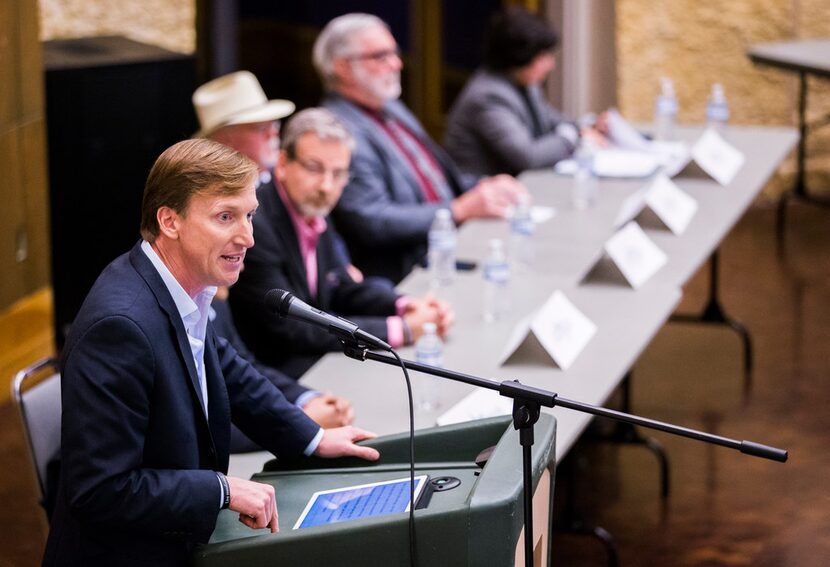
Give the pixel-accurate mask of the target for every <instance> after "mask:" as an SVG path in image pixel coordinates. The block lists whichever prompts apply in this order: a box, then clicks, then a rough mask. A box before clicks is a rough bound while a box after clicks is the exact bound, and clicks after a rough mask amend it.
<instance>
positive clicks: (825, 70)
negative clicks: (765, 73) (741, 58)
mask: <svg viewBox="0 0 830 567" xmlns="http://www.w3.org/2000/svg"><path fill="white" fill-rule="evenodd" d="M747 55H748V56H749V58H750V59H751V60H752V61H753V62H755V63H763V64H765V65H772V66H774V67H779V68H782V69H787V70H790V71H797V72H804V73H811V74H813V75H819V76H830V39H810V40H799V41H779V42H773V43H759V44H756V45H753V46H752V47H750V48H749V50H748V51H747Z"/></svg>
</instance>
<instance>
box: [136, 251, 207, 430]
mask: <svg viewBox="0 0 830 567" xmlns="http://www.w3.org/2000/svg"><path fill="white" fill-rule="evenodd" d="M130 262H131V263H132V265H133V267H134V268H135V270H136V272H138V275H140V276H141V277H142V278H143V279H144V281H145V282H146V283H147V287H149V288H150V291H152V292H153V295H155V297H156V301H157V302H158V305H159V307H160V308H161V310H162V311H163V312H164V313H165V314H166V315H167V318H168V320H169V321H170V324H171V325H172V326H173V328H174V329H175V331H176V340H177V343H178V347H179V355H180V357H181V359H182V364H184V366H185V367H186V368H187V373H188V376H189V377H190V380H189V382H190V391H191V394H192V395H193V397H194V400H195V403H197V404H199V407H200V408H201V409H202V415H203V416H204V417H205V425H207V416H206V415H205V411H204V404H203V403H202V395H201V392H202V389H201V388H200V387H199V376H198V375H197V374H196V363H195V362H194V361H193V351H192V350H191V349H190V342H189V341H188V339H187V332H186V331H185V330H184V322H183V321H182V318H181V316H180V315H179V311H178V309H176V303H175V302H174V301H173V297H172V296H171V295H170V292H169V291H167V286H165V285H164V281H163V280H162V279H161V275H159V273H158V271H157V270H156V268H155V266H153V264H152V262H150V259H149V258H147V256H146V255H145V254H144V251H143V250H141V242H139V243H138V244H136V245H135V246H134V247H133V249H132V250H131V251H130ZM205 350H207V349H205ZM205 379H207V372H205Z"/></svg>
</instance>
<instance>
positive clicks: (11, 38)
mask: <svg viewBox="0 0 830 567" xmlns="http://www.w3.org/2000/svg"><path fill="white" fill-rule="evenodd" d="M16 6H17V3H16V2H11V1H8V0H3V1H1V2H0V131H4V130H8V129H9V128H10V127H11V125H12V124H13V123H14V119H15V117H16V115H17V65H18V62H17V34H16V32H15V27H16V23H17V22H16V20H17V8H16Z"/></svg>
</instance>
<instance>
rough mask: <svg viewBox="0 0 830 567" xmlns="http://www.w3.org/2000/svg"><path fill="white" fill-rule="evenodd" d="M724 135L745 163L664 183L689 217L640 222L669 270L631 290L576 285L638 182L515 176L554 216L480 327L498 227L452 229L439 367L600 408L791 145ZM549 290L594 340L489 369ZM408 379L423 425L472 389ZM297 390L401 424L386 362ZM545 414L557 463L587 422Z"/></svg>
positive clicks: (309, 379)
mask: <svg viewBox="0 0 830 567" xmlns="http://www.w3.org/2000/svg"><path fill="white" fill-rule="evenodd" d="M700 132H701V129H700V128H683V129H680V135H681V136H682V137H683V138H684V139H686V140H687V141H693V140H694V139H695V138H696V136H697V135H699V134H700ZM725 136H726V138H727V139H728V140H729V141H730V142H731V143H732V144H734V145H735V146H736V147H737V148H738V149H740V150H741V151H742V152H743V153H744V155H745V157H746V162H745V164H744V166H743V167H742V169H741V171H740V172H739V173H738V174H737V175H736V177H735V179H734V180H733V181H732V182H731V183H730V184H729V185H728V186H727V187H722V186H720V185H718V184H717V183H716V182H714V181H713V180H710V179H703V178H695V177H682V176H681V177H677V178H675V179H674V181H675V183H677V184H678V186H679V187H680V188H681V189H683V190H684V191H686V192H688V193H689V194H690V195H692V196H693V197H694V198H695V199H696V200H697V202H698V211H697V213H696V215H695V217H694V218H693V219H692V221H691V223H690V224H689V226H688V228H687V230H686V232H685V233H684V234H683V235H681V236H674V235H672V234H671V233H670V232H668V231H667V230H665V229H660V228H656V227H644V228H645V229H646V232H647V233H648V235H649V237H650V238H652V239H653V240H654V241H655V242H656V243H657V245H658V246H660V248H661V249H663V251H664V252H665V253H666V254H667V255H668V263H667V264H666V265H665V266H664V267H663V268H662V269H661V270H660V271H658V272H657V273H656V274H655V275H654V276H653V277H652V278H651V279H650V280H649V281H648V282H647V283H646V284H645V285H643V286H642V287H641V288H640V289H638V290H633V289H631V288H629V287H627V286H626V285H623V284H621V283H616V284H615V283H611V282H602V281H590V280H589V281H587V282H583V279H584V278H585V276H586V274H587V273H588V272H589V271H590V269H591V267H592V266H593V265H594V263H595V262H596V261H597V259H598V258H599V257H600V256H601V255H602V246H603V244H604V243H605V242H606V241H607V239H608V238H609V237H610V236H611V235H613V234H614V232H615V226H614V222H615V220H616V217H617V213H618V211H619V209H620V206H621V205H622V203H623V201H624V200H625V199H626V198H627V197H628V196H630V195H632V194H633V193H634V192H636V191H637V190H638V189H639V188H640V187H642V186H643V184H644V183H646V182H647V180H642V179H640V180H625V181H621V180H601V181H600V197H599V201H598V203H597V204H596V206H595V207H592V208H590V209H587V210H574V209H573V207H572V206H571V204H570V187H571V180H570V179H569V178H565V177H561V176H558V175H555V174H553V173H552V172H550V171H534V172H527V173H525V174H523V176H522V180H523V181H524V182H525V184H526V185H527V186H528V188H529V190H530V191H531V193H532V194H533V197H534V202H535V203H536V204H540V205H547V206H553V207H555V208H556V210H557V214H556V216H555V217H554V218H553V219H551V220H549V221H548V222H546V223H544V224H542V225H540V226H539V227H538V229H537V236H536V241H537V261H536V269H535V270H534V271H533V272H532V273H529V274H524V275H520V274H514V277H513V278H512V280H511V300H512V308H511V311H510V314H509V315H508V316H507V317H505V318H504V319H503V320H500V321H498V322H495V323H484V321H483V320H482V315H481V305H482V298H483V289H484V286H483V278H482V275H481V263H482V261H483V260H484V258H485V256H486V252H487V241H488V240H489V239H490V238H494V237H496V238H498V237H501V238H505V239H506V238H507V236H508V230H509V228H508V223H507V222H505V221H475V222H469V223H466V224H465V225H464V226H463V227H462V229H461V230H460V232H459V249H458V254H459V256H460V257H463V258H465V259H472V260H475V261H476V262H478V264H479V267H478V268H477V269H476V270H475V271H473V272H462V273H460V274H459V275H458V279H457V281H456V283H455V284H454V285H453V286H451V287H449V288H447V289H442V290H441V291H439V295H441V296H442V297H444V298H446V299H448V300H449V301H451V302H452V304H453V306H454V308H455V310H456V313H457V322H456V326H455V327H454V329H453V330H452V332H451V334H450V337H449V338H448V340H447V343H446V347H445V354H444V362H445V366H446V367H447V368H451V369H453V370H457V371H460V372H465V373H469V374H475V375H479V376H483V377H487V378H492V379H496V380H504V379H518V380H520V381H522V382H523V383H526V384H529V385H532V386H536V387H540V388H545V389H547V390H552V391H555V392H557V393H559V394H560V395H562V396H563V397H568V398H573V399H576V400H580V401H583V402H586V403H590V404H595V405H602V404H603V403H605V402H606V401H607V399H608V397H609V396H610V395H611V393H612V392H613V391H614V389H615V388H616V387H617V386H618V385H619V384H620V382H621V381H622V380H623V378H624V377H625V375H626V373H627V372H628V370H629V369H630V368H631V367H632V365H633V364H634V362H636V360H637V358H638V357H639V355H640V354H641V353H642V352H643V350H644V349H645V348H646V346H648V344H649V343H650V342H651V340H652V338H653V337H654V335H655V334H656V333H657V332H658V331H659V330H660V328H661V327H662V325H663V324H664V323H665V322H666V321H667V320H668V319H669V317H670V316H671V314H672V312H673V311H674V309H675V307H676V305H677V304H678V302H679V300H680V298H681V291H680V287H681V286H682V285H683V284H685V283H686V281H688V279H689V278H691V277H692V275H693V274H694V273H695V272H696V271H697V269H699V268H700V266H701V265H703V263H704V262H705V261H706V259H707V258H709V257H710V256H711V255H712V254H713V253H714V252H715V251H716V250H717V247H718V245H719V243H720V241H721V240H722V239H723V238H724V237H725V236H726V234H727V233H728V231H729V230H730V229H731V228H732V226H734V224H735V223H736V222H737V221H738V220H739V219H740V217H741V215H742V214H743V212H744V211H745V210H746V208H747V207H748V206H749V205H750V204H751V203H752V200H753V198H754V197H755V196H756V195H757V194H758V192H760V190H761V189H762V188H763V186H764V184H765V183H766V181H767V180H768V179H769V177H770V176H771V175H772V174H773V173H774V171H775V169H776V168H777V167H778V165H779V164H780V162H781V161H782V160H783V159H784V158H785V157H786V155H787V154H788V152H789V151H790V150H791V149H792V147H793V146H794V145H795V142H796V140H797V136H796V134H795V132H794V131H793V130H792V129H786V128H741V127H729V128H728V129H727V130H726V133H725ZM399 287H400V290H401V291H402V292H404V293H409V294H413V295H421V294H423V293H425V292H426V291H427V290H428V289H429V277H428V274H427V273H426V272H425V271H423V270H416V271H415V272H413V273H412V274H411V275H410V276H409V277H408V278H407V279H406V280H404V282H402V284H401V286H399ZM557 289H559V290H561V291H563V292H564V293H565V295H566V296H567V297H568V298H569V299H570V300H571V301H572V302H573V303H574V304H575V305H576V306H577V308H579V309H580V310H581V311H582V312H583V313H584V314H585V315H586V316H588V318H590V319H591V320H592V321H593V322H594V323H595V324H596V325H597V327H598V331H597V333H596V335H595V336H594V337H593V338H592V339H591V341H590V342H589V343H588V345H587V346H586V347H585V349H584V350H583V351H582V353H581V354H580V355H579V357H578V358H577V359H576V361H575V362H574V363H573V364H572V365H571V366H570V367H569V368H568V370H567V371H563V370H561V369H559V368H557V367H556V366H555V365H554V364H553V362H552V361H550V362H549V363H548V364H540V363H539V362H538V361H533V362H529V361H526V360H525V361H522V362H515V363H512V362H511V363H508V364H507V365H504V366H500V365H499V357H500V355H501V354H502V351H503V349H504V346H505V343H506V341H507V339H508V337H509V336H510V334H511V332H512V330H513V327H514V325H515V324H516V323H517V322H518V321H519V320H520V319H521V318H522V317H524V316H525V315H527V314H529V313H530V312H532V311H534V310H535V309H538V308H540V307H541V306H542V304H543V303H544V301H545V300H546V299H547V298H548V297H549V296H550V294H551V293H552V292H553V291H555V290H557ZM399 352H400V354H401V356H402V357H403V358H412V356H413V352H414V351H413V348H412V347H407V348H401V349H400V351H399ZM411 376H412V385H413V389H414V390H416V393H417V391H418V390H419V389H422V388H424V387H425V386H426V385H427V383H428V382H434V383H435V385H436V386H437V390H438V396H439V399H440V401H441V404H442V407H441V408H440V409H438V410H437V411H432V412H426V413H423V412H422V413H420V414H419V415H418V416H417V417H416V427H425V426H429V425H432V424H434V420H435V418H436V417H437V416H438V415H439V414H440V413H442V412H443V411H446V410H447V409H448V408H449V407H451V406H452V405H453V404H455V403H456V402H458V401H459V400H461V399H462V398H464V397H465V396H466V395H468V394H469V393H471V392H472V387H471V386H467V385H465V384H460V383H455V382H450V381H447V380H440V381H436V380H437V379H436V380H433V379H432V378H429V377H427V376H425V375H421V374H419V373H415V372H412V373H411ZM303 383H304V384H306V385H308V386H311V387H314V388H317V389H320V390H322V391H332V392H336V393H337V394H338V395H341V396H344V397H346V398H349V399H351V400H352V402H353V404H354V408H355V415H356V416H357V420H356V425H358V426H360V427H365V428H367V429H370V430H373V431H375V432H377V433H379V434H386V433H396V432H401V431H405V430H406V429H407V428H408V412H407V409H406V388H405V386H404V381H403V376H402V373H401V371H400V370H397V369H395V368H394V367H391V366H387V365H383V364H379V363H375V362H371V361H368V362H363V363H361V362H357V361H355V360H352V359H349V358H347V357H345V356H344V355H343V354H340V353H330V354H328V355H326V356H325V357H323V358H322V359H321V360H320V361H319V362H318V363H317V364H316V365H315V366H313V367H312V368H311V369H310V370H309V371H308V372H307V373H306V374H305V376H303ZM545 411H549V412H551V413H553V414H554V415H555V416H556V418H557V422H558V424H557V439H556V456H557V460H561V459H562V458H563V457H564V456H565V454H566V453H567V452H568V450H569V449H570V447H571V446H572V445H573V443H574V442H575V441H576V440H577V438H578V437H579V435H580V434H581V433H582V431H584V429H585V427H587V425H588V423H589V422H590V419H591V418H590V416H587V415H584V414H580V413H577V412H574V411H569V410H565V409H562V408H553V409H552V410H550V409H548V408H545ZM262 460H263V457H262V456H261V454H254V455H250V456H247V457H245V456H234V457H233V458H232V461H235V464H234V465H233V466H234V470H235V471H239V472H240V474H241V472H242V471H247V470H250V471H251V472H257V471H258V470H260V469H259V468H256V467H257V464H258V465H261V463H262Z"/></svg>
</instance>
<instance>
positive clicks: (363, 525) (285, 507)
mask: <svg viewBox="0 0 830 567" xmlns="http://www.w3.org/2000/svg"><path fill="white" fill-rule="evenodd" d="M555 430H556V427H555V420H554V418H553V417H552V416H549V415H546V414H542V416H541V417H540V419H539V422H538V423H537V424H536V427H535V444H534V446H533V452H532V462H533V482H534V490H535V488H536V485H537V484H538V481H539V479H540V478H541V476H542V473H543V472H544V471H545V469H551V472H552V469H553V466H554V462H555V458H554V457H555V456H554V454H553V447H554V440H555ZM366 444H367V445H371V446H372V447H375V448H377V449H378V451H380V454H381V458H380V460H379V461H376V462H374V463H369V462H367V461H364V460H361V459H355V458H344V459H336V460H330V459H319V458H315V457H312V458H308V459H304V460H302V461H297V462H293V463H281V462H277V461H276V460H273V461H270V462H268V463H267V464H266V466H265V470H264V471H263V472H261V473H259V474H257V475H254V477H253V479H254V480H257V481H259V482H263V483H268V484H271V485H273V486H274V488H275V490H276V495H277V509H278V511H279V519H280V530H281V531H280V532H279V533H277V534H270V533H266V532H264V531H263V530H252V529H250V528H248V527H247V526H245V525H243V524H242V523H240V522H239V521H238V514H236V513H234V512H231V511H229V510H225V511H223V512H221V513H220V514H219V518H218V520H217V523H216V529H215V531H214V533H213V536H212V538H211V541H210V543H209V544H208V545H205V546H202V547H200V548H199V549H198V550H197V551H196V553H195V554H194V564H195V565H199V566H213V565H227V564H245V565H271V564H281V565H287V564H289V563H283V562H288V561H304V562H308V563H310V564H320V565H325V564H337V565H341V566H346V565H366V564H372V563H375V564H386V565H397V564H408V562H409V531H408V524H407V522H408V514H407V513H400V514H389V515H385V516H375V517H371V518H364V519H359V520H349V521H345V522H340V523H335V524H328V525H325V526H315V527H311V528H303V529H298V530H292V529H291V528H292V526H293V525H294V524H295V522H296V521H297V519H298V518H299V516H300V514H301V513H302V511H303V509H304V508H305V506H306V504H307V502H308V500H309V498H310V497H311V495H312V494H313V493H314V492H316V491H319V490H328V489H333V488H342V487H347V486H354V485H358V484H365V483H370V482H378V481H383V480H392V479H396V478H404V477H408V475H409V436H408V434H398V435H390V436H385V437H379V438H377V439H374V440H371V441H369V442H366ZM494 446H495V448H494V450H493V452H492V454H491V456H490V458H489V460H488V461H487V463H486V465H485V466H484V467H483V468H480V467H479V466H478V465H477V464H476V462H475V460H476V457H477V456H478V455H479V453H480V452H481V451H483V450H484V449H487V448H490V447H494ZM415 459H416V466H415V469H416V475H417V474H428V475H430V477H431V478H437V477H443V476H449V477H455V478H457V479H458V480H459V481H460V484H459V485H458V486H457V487H456V488H453V489H451V490H446V491H436V492H433V494H432V495H431V497H430V499H429V504H428V506H427V507H426V508H423V509H418V510H416V511H415V521H416V537H417V550H418V558H419V562H423V563H422V564H424V565H436V564H442V565H482V564H488V565H512V564H513V558H514V554H515V548H516V542H517V541H518V537H519V533H520V532H521V529H522V449H521V446H520V445H519V436H518V433H517V432H516V431H514V430H513V427H512V422H511V419H510V418H509V417H498V418H492V419H486V420H479V421H473V422H468V423H464V424H458V425H452V426H447V427H435V428H431V429H425V430H421V431H418V432H416V436H415ZM552 478H553V475H552V474H551V479H552ZM552 482H553V481H552V480H551V483H552ZM552 494H553V491H552V490H551V498H552Z"/></svg>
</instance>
